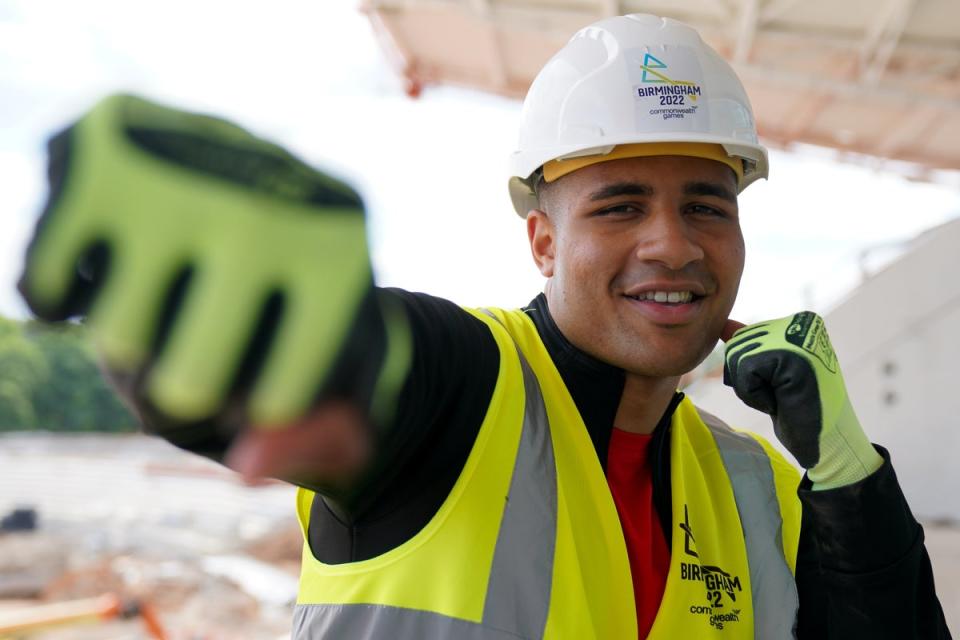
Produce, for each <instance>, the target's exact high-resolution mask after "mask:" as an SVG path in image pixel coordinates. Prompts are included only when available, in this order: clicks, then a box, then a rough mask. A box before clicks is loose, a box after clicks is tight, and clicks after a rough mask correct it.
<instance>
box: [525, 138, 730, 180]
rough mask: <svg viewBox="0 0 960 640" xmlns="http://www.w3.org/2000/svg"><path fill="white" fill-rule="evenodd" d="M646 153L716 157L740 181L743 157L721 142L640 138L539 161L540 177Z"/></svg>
mask: <svg viewBox="0 0 960 640" xmlns="http://www.w3.org/2000/svg"><path fill="white" fill-rule="evenodd" d="M646 156H691V157H694V158H706V159H708V160H716V161H717V162H722V163H723V164H725V165H727V166H728V167H730V168H731V169H733V172H734V173H736V174H737V184H738V185H739V184H741V183H742V182H743V161H742V160H741V159H740V158H735V157H733V156H730V155H729V154H727V152H726V150H725V149H724V148H723V146H721V145H719V144H710V143H706V142H642V143H636V144H620V145H617V146H615V147H614V148H613V150H612V151H610V153H605V154H599V155H592V156H578V157H576V158H567V159H565V160H551V161H549V162H547V163H546V164H545V165H543V179H544V180H546V181H547V182H553V181H554V180H556V179H558V178H562V177H563V176H565V175H567V174H568V173H572V172H574V171H576V170H577V169H582V168H584V167H589V166H590V165H592V164H597V163H598V162H608V161H610V160H621V159H623V158H642V157H646Z"/></svg>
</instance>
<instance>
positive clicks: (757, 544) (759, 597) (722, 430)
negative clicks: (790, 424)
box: [697, 408, 799, 639]
mask: <svg viewBox="0 0 960 640" xmlns="http://www.w3.org/2000/svg"><path fill="white" fill-rule="evenodd" d="M697 411H698V412H699V413H700V417H701V418H702V419H703V421H704V423H705V424H706V425H707V427H708V428H709V429H710V432H711V433H712V434H713V437H714V440H716V442H717V447H718V448H719V449H720V457H721V459H722V460H723V466H724V467H725V468H726V470H727V475H728V476H729V477H730V484H731V485H732V486H733V494H734V496H735V497H736V500H737V511H738V512H739V513H740V524H741V525H742V527H743V537H744V540H745V541H746V545H747V563H748V564H749V566H750V591H751V593H752V594H753V625H754V634H753V637H754V638H757V639H761V638H763V639H766V638H772V639H778V638H795V637H796V621H797V609H798V607H799V599H798V596H797V583H796V581H795V580H794V578H793V574H791V573H790V567H788V566H787V564H786V561H785V560H784V556H783V536H782V529H783V519H782V517H781V516H780V503H779V502H778V501H777V492H776V485H775V484H774V480H773V467H772V466H771V465H770V458H769V457H768V456H767V452H766V451H764V450H763V447H762V446H761V445H760V443H759V442H757V441H756V440H754V439H753V438H752V437H750V436H748V435H746V434H743V433H737V432H736V431H734V430H733V429H731V428H730V427H728V426H727V425H726V424H725V423H724V422H723V421H721V420H720V419H719V418H717V417H716V416H712V415H710V414H709V413H707V412H706V411H703V410H702V409H699V408H698V409H697Z"/></svg>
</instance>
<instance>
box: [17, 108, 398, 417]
mask: <svg viewBox="0 0 960 640" xmlns="http://www.w3.org/2000/svg"><path fill="white" fill-rule="evenodd" d="M49 151H50V165H49V173H50V182H51V194H50V197H49V200H48V203H47V206H46V209H45V211H44V212H43V215H42V217H41V219H40V221H39V223H38V225H37V229H36V234H35V236H34V238H33V240H32V242H31V244H30V247H29V249H28V252H27V257H26V265H25V269H24V273H23V276H22V279H21V281H20V290H21V292H22V293H23V296H24V298H25V299H26V301H27V303H28V304H29V306H30V308H31V309H32V310H33V311H34V312H35V313H36V314H37V315H39V316H40V317H42V318H44V319H47V320H63V319H65V318H68V317H71V316H75V315H84V314H87V315H88V325H89V327H90V329H91V331H92V333H93V335H94V339H95V341H96V343H97V345H98V348H99V350H100V352H101V354H102V356H103V358H104V360H105V362H106V364H107V366H108V367H109V368H110V369H112V370H114V371H116V372H120V373H121V374H123V373H129V374H131V375H137V376H139V378H140V380H141V382H142V385H141V386H142V394H143V396H144V397H145V398H146V399H147V401H148V402H149V403H150V404H151V405H152V406H153V407H154V408H155V409H156V410H157V412H158V413H159V414H160V415H163V416H167V417H170V418H171V419H173V420H175V421H180V422H181V423H186V422H190V421H199V420H203V419H208V418H211V417H214V416H216V415H217V414H218V413H220V412H222V411H224V407H225V403H226V402H227V399H228V396H229V395H231V394H234V396H235V397H234V398H233V401H234V403H235V404H237V405H238V406H239V407H240V412H241V413H242V414H243V420H244V421H245V422H246V421H249V422H252V423H281V422H286V421H290V420H293V419H296V418H298V417H300V416H302V415H304V414H305V412H306V411H307V410H308V409H310V408H311V406H312V403H314V402H315V401H316V400H317V398H318V395H319V394H320V393H321V391H322V390H324V388H325V386H326V385H327V384H328V381H329V379H330V378H331V377H332V376H331V374H332V373H333V372H334V371H335V370H336V372H337V373H338V376H337V380H338V385H339V386H338V388H337V389H336V390H334V391H335V393H336V395H337V396H338V397H347V398H351V399H356V398H360V399H361V400H362V402H360V404H363V405H366V406H365V407H364V408H372V409H376V406H377V403H378V402H380V405H381V406H380V408H381V409H383V406H382V405H383V402H382V401H383V399H384V398H386V397H389V396H390V395H391V393H392V392H394V391H396V387H397V385H398V384H399V381H400V380H402V378H403V377H404V375H405V373H406V370H405V367H406V365H405V362H406V360H407V358H406V357H405V355H404V354H406V353H408V350H409V344H408V343H407V344H405V339H406V338H407V334H406V333H405V330H406V324H405V316H404V315H403V313H402V312H400V311H399V310H395V309H390V308H387V307H385V306H383V304H384V303H382V302H380V301H379V299H378V297H377V296H376V294H375V291H374V289H373V285H372V277H371V269H370V263H369V258H368V253H367V244H366V235H365V223H364V210H363V204H362V202H361V200H360V198H359V197H358V196H357V194H356V193H355V192H354V191H353V190H352V189H351V188H349V187H348V186H346V185H345V184H343V183H342V182H339V181H337V180H334V179H332V178H330V177H328V176H326V175H324V174H322V173H320V172H318V171H316V170H315V169H312V168H311V167H309V166H307V165H306V164H304V163H303V162H301V161H299V160H298V159H296V158H294V157H293V156H292V155H290V154H289V153H287V152H286V151H285V150H283V149H281V148H280V147H278V146H276V145H273V144H270V143H268V142H266V141H264V140H261V139H259V138H257V137H255V136H253V135H251V134H250V133H248V132H247V131H245V130H243V129H241V128H240V127H238V126H235V125H233V124H230V123H228V122H225V121H223V120H220V119H217V118H213V117H208V116H201V115H197V114H191V113H186V112H183V111H178V110H175V109H170V108H166V107H162V106H160V105H157V104H154V103H151V102H148V101H146V100H142V99H139V98H136V97H132V96H125V95H117V96H112V97H109V98H106V99H104V100H103V101H101V102H100V103H99V104H98V105H96V106H95V107H94V108H93V109H92V110H91V111H90V112H89V113H87V114H86V115H85V116H84V117H83V118H82V119H81V120H79V121H78V122H77V123H75V124H74V125H73V126H71V127H70V128H69V129H67V130H66V131H64V132H63V133H61V134H59V135H58V136H56V137H55V138H54V139H53V140H52V141H51V142H50V145H49ZM371 336H377V339H372V338H371ZM238 387H243V389H244V391H243V393H242V394H240V397H239V399H238V398H237V397H236V395H237V394H236V391H237V389H238Z"/></svg>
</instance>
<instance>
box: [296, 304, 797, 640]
mask: <svg viewBox="0 0 960 640" xmlns="http://www.w3.org/2000/svg"><path fill="white" fill-rule="evenodd" d="M472 313H474V315H476V317H478V318H479V319H480V320H482V321H484V322H485V323H487V325H488V326H489V327H490V330H491V331H492V332H493V335H494V337H495V339H496V342H497V344H498V346H499V348H500V370H499V379H498V381H497V384H496V387H495V388H494V391H493V396H492V398H491V400H490V405H489V407H488V409H487V414H486V416H485V418H484V421H483V423H482V425H481V427H480V431H479V433H478V435H477V439H476V441H475V443H474V445H473V449H472V450H471V452H470V455H469V457H468V459H467V462H466V464H465V465H464V468H463V471H462V473H461V474H460V477H459V478H458V479H457V481H456V483H455V485H454V487H453V489H452V490H451V491H450V494H449V496H448V497H447V499H446V500H445V502H444V503H443V505H442V506H441V507H440V509H439V510H438V511H437V513H436V514H435V515H434V517H433V519H431V520H430V522H429V523H427V525H426V526H425V527H424V528H423V529H422V530H421V531H420V532H418V533H417V534H416V535H414V536H413V537H412V538H411V539H409V540H408V541H406V542H405V543H403V544H401V545H400V546H398V547H396V548H394V549H392V550H390V551H388V552H386V553H384V554H382V555H379V556H377V557H374V558H371V559H369V560H362V561H359V562H351V563H346V564H338V565H328V564H324V563H322V562H319V561H317V560H316V559H315V558H314V556H313V554H312V553H311V552H310V549H309V542H306V541H307V530H308V527H309V519H310V506H311V504H312V501H313V498H314V494H313V493H312V492H310V491H307V490H304V489H301V490H300V491H299V492H298V495H297V511H298V515H299V519H300V523H301V526H302V529H303V534H304V540H305V543H304V552H303V565H302V570H301V576H300V593H299V596H298V598H297V606H296V609H295V612H294V624H293V636H292V637H293V638H296V639H302V640H306V639H310V640H314V639H317V638H335V639H338V640H339V639H350V640H366V639H374V640H381V639H382V640H426V639H435V640H441V639H444V640H445V639H455V640H474V639H476V640H487V639H499V640H517V639H518V638H524V639H534V638H553V639H567V638H569V639H571V640H592V639H595V640H636V638H637V619H636V611H635V605H634V597H633V585H632V581H631V575H630V564H629V561H628V558H627V549H626V543H625V542H624V538H623V531H622V529H621V527H620V520H619V517H618V516H617V510H616V507H615V506H614V503H613V498H612V497H611V495H610V490H609V488H608V486H607V481H606V477H605V475H604V472H603V469H602V468H601V466H600V463H599V460H598V459H597V455H596V452H595V450H594V447H593V444H592V442H591V440H590V437H589V435H588V433H587V429H586V427H585V425H584V423H583V419H582V418H581V417H580V414H579V412H578V411H577V408H576V406H575V405H574V402H573V398H572V397H571V396H570V393H569V391H568V390H567V389H566V387H565V386H564V384H563V381H562V380H561V378H560V374H559V372H558V371H557V369H556V367H555V365H554V364H553V361H552V360H551V359H550V356H549V355H548V353H547V351H546V349H545V347H544V345H543V343H542V342H541V340H540V337H539V335H538V334H537V330H536V328H535V326H534V324H533V322H532V321H531V320H530V318H529V317H527V316H526V315H525V314H524V313H522V312H521V311H503V310H484V311H482V312H481V311H474V312H472ZM488 314H489V315H488ZM670 476H671V477H670V481H671V490H672V496H673V503H672V504H673V522H672V523H671V526H672V527H673V535H672V539H673V544H672V549H671V563H670V570H669V574H668V577H667V583H666V589H665V591H664V596H663V600H662V602H661V605H660V609H659V612H658V614H657V617H656V620H655V622H654V625H653V628H652V629H651V631H650V635H649V636H648V637H649V638H654V639H658V640H661V639H662V640H667V639H678V638H684V639H686V638H713V637H716V638H721V639H734V638H737V639H747V638H757V639H758V640H776V639H780V638H791V637H793V636H794V631H793V629H794V625H795V621H796V616H797V590H796V585H795V582H794V577H793V573H794V562H795V558H796V552H797V544H798V539H799V531H800V504H799V501H798V498H797V496H796V489H797V486H798V484H799V474H798V473H797V472H796V470H795V469H794V468H793V467H792V466H790V465H789V464H788V463H787V462H786V461H785V460H783V458H782V457H781V456H780V455H779V454H778V453H776V452H775V451H774V450H772V449H771V448H770V446H769V445H768V444H767V443H766V442H764V441H763V440H761V439H759V438H756V437H754V436H751V435H747V434H743V433H739V432H736V431H733V430H732V429H730V428H729V427H727V426H725V425H723V424H722V423H721V422H719V421H718V420H717V419H716V418H713V417H711V416H709V415H707V414H705V413H702V412H699V411H698V410H697V409H696V407H694V406H693V404H692V403H691V402H690V401H689V400H687V399H684V400H683V401H682V402H681V403H680V404H679V405H678V407H677V409H676V411H675V412H674V414H673V419H672V424H671V432H670Z"/></svg>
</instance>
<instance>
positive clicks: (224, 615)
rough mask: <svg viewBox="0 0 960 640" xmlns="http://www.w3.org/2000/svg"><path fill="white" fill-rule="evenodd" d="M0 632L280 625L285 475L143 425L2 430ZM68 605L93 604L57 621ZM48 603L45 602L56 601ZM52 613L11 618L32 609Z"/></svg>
mask: <svg viewBox="0 0 960 640" xmlns="http://www.w3.org/2000/svg"><path fill="white" fill-rule="evenodd" d="M0 470H2V471H0V474H2V476H3V481H2V482H0V637H2V638H4V640H6V639H7V638H16V639H18V640H19V639H20V638H24V639H29V640H121V639H123V640H140V639H141V638H143V639H151V638H157V637H161V636H158V635H156V632H155V631H153V630H152V628H151V627H150V626H149V623H148V622H147V618H149V617H150V616H151V615H153V616H154V617H155V619H156V621H157V622H158V623H159V625H160V626H161V627H162V630H163V634H164V635H163V636H162V637H164V638H167V640H233V639H247V638H249V639H252V640H259V639H264V640H279V639H280V638H288V637H289V630H290V622H291V617H292V611H293V602H294V600H295V598H296V579H297V578H296V576H297V571H298V570H299V558H300V553H301V546H302V538H301V535H300V532H299V527H298V526H297V524H296V522H295V519H294V518H293V504H294V500H293V489H292V488H290V487H286V486H281V485H276V484H271V485H266V486H263V487H257V488H253V487H248V486H245V485H243V483H241V482H239V481H238V480H237V479H236V478H235V477H234V476H233V475H232V474H230V473H229V472H225V471H222V470H221V468H219V467H216V466H214V465H212V463H208V462H206V461H203V460H200V459H199V458H195V457H193V456H190V455H189V454H184V453H182V452H178V451H176V450H174V449H172V448H170V447H168V446H167V445H165V444H164V443H161V442H158V441H155V440H153V439H149V438H146V437H143V436H135V437H132V436H102V435H96V436H88V437H77V436H55V435H44V436H38V435H36V434H30V436H29V437H27V436H0ZM70 607H73V608H74V609H76V608H78V607H79V608H81V609H82V608H84V607H86V608H90V609H91V610H99V611H101V615H100V617H99V618H98V617H97V616H92V619H90V620H85V621H83V622H79V621H73V622H61V623H58V624H53V621H54V619H55V618H56V617H57V615H60V614H61V613H62V611H63V610H70ZM51 612H52V613H51ZM34 614H36V615H39V616H41V617H42V618H44V619H45V620H47V622H48V623H49V624H44V625H43V626H40V627H34V628H31V630H29V631H27V630H24V629H21V630H18V631H15V632H11V631H4V629H5V625H7V626H9V625H11V624H13V623H12V622H11V621H18V622H17V623H18V624H19V625H23V619H24V617H25V616H27V615H34Z"/></svg>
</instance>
